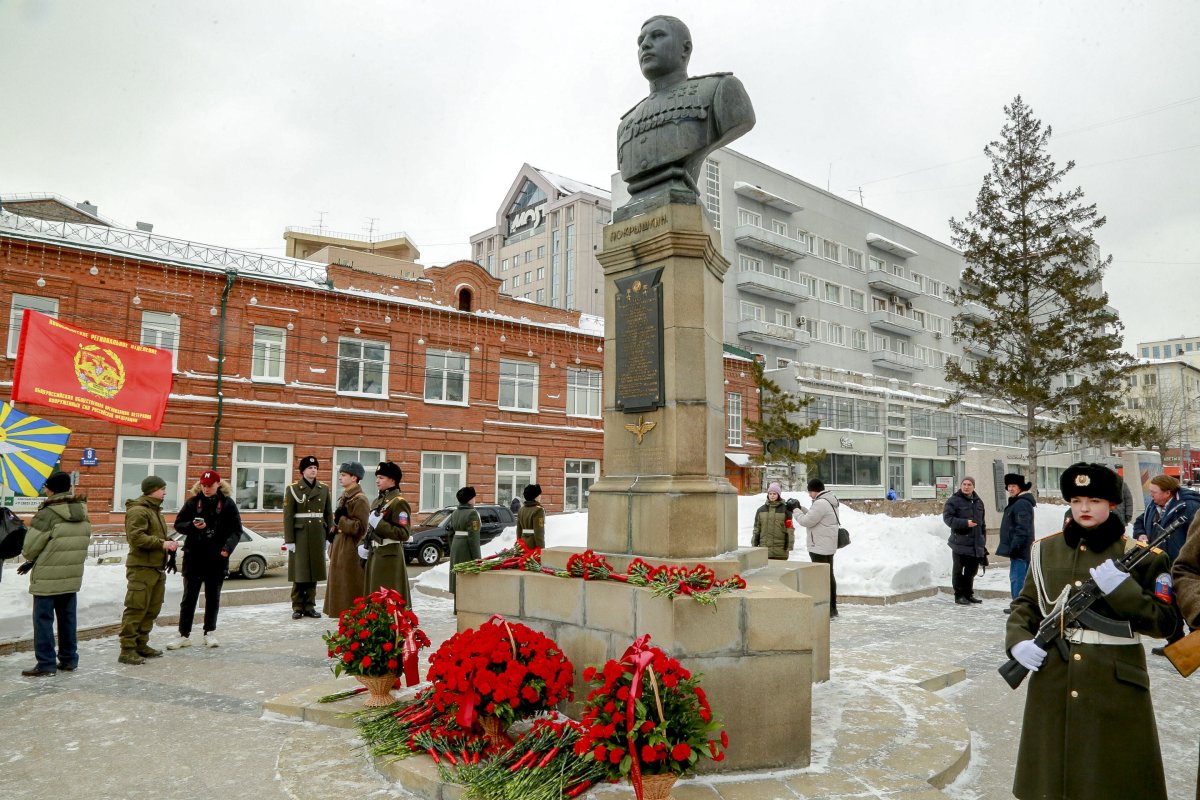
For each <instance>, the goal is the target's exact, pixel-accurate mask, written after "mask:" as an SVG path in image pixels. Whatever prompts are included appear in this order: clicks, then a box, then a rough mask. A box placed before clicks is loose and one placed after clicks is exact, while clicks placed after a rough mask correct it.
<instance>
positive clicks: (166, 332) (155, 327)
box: [141, 311, 179, 371]
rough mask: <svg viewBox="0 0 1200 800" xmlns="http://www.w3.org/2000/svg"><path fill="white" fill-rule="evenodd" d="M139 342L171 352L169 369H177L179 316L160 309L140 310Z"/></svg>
mask: <svg viewBox="0 0 1200 800" xmlns="http://www.w3.org/2000/svg"><path fill="white" fill-rule="evenodd" d="M141 343H142V344H144V345H147V346H149V347H157V348H159V349H160V350H168V351H170V353H171V369H172V370H174V371H178V370H179V316H178V315H176V314H166V313H163V312H162V311H143V312H142V339H141Z"/></svg>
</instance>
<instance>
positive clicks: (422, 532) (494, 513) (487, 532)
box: [404, 506, 517, 567]
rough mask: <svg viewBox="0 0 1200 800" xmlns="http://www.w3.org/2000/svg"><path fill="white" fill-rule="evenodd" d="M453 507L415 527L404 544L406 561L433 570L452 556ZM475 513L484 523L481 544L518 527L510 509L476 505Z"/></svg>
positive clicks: (480, 538)
mask: <svg viewBox="0 0 1200 800" xmlns="http://www.w3.org/2000/svg"><path fill="white" fill-rule="evenodd" d="M454 508H455V507H454V506H450V507H449V508H442V509H438V510H437V511H434V512H433V513H432V514H430V515H429V516H427V517H426V518H425V519H423V520H421V521H420V522H418V523H416V524H415V525H413V526H412V531H411V532H412V537H411V538H409V540H408V541H407V542H405V543H404V556H405V558H407V559H408V560H409V561H416V562H418V563H421V564H424V565H426V566H428V567H432V566H433V565H434V564H437V563H438V562H439V561H441V560H442V557H443V556H445V555H448V554H449V553H450V539H451V538H452V537H453V536H454V531H452V530H450V515H451V514H453V513H454ZM475 510H476V511H478V512H479V521H480V522H481V523H483V527H482V528H481V529H480V531H479V543H480V544H487V543H488V542H490V541H491V540H492V539H495V538H496V537H497V536H499V535H500V534H501V532H503V530H504V529H505V528H510V527H512V526H514V525H516V524H517V520H516V517H514V516H513V514H512V512H511V511H509V510H508V506H475Z"/></svg>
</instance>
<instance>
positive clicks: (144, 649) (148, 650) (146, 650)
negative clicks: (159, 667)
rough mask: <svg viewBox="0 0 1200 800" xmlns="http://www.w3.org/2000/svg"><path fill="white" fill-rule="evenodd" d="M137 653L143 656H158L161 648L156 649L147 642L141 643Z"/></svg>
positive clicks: (160, 653)
mask: <svg viewBox="0 0 1200 800" xmlns="http://www.w3.org/2000/svg"><path fill="white" fill-rule="evenodd" d="M137 654H138V655H139V656H143V657H144V658H158V657H159V656H161V655H162V650H156V649H154V648H153V647H151V646H150V645H148V644H144V645H141V646H140V647H138V649H137Z"/></svg>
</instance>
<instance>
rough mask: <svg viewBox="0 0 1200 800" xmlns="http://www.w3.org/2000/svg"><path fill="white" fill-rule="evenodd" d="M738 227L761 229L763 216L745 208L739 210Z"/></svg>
mask: <svg viewBox="0 0 1200 800" xmlns="http://www.w3.org/2000/svg"><path fill="white" fill-rule="evenodd" d="M738 225H753V226H754V227H756V228H761V227H762V214H756V213H754V212H753V211H747V210H746V209H744V208H739V209H738Z"/></svg>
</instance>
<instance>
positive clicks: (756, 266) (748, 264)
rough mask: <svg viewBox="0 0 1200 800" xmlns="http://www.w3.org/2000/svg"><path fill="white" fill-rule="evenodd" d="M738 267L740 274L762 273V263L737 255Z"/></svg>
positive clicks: (755, 259)
mask: <svg viewBox="0 0 1200 800" xmlns="http://www.w3.org/2000/svg"><path fill="white" fill-rule="evenodd" d="M738 266H739V267H740V268H741V271H742V272H762V271H763V262H762V261H761V260H759V259H757V258H751V257H750V256H742V255H739V256H738Z"/></svg>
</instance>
